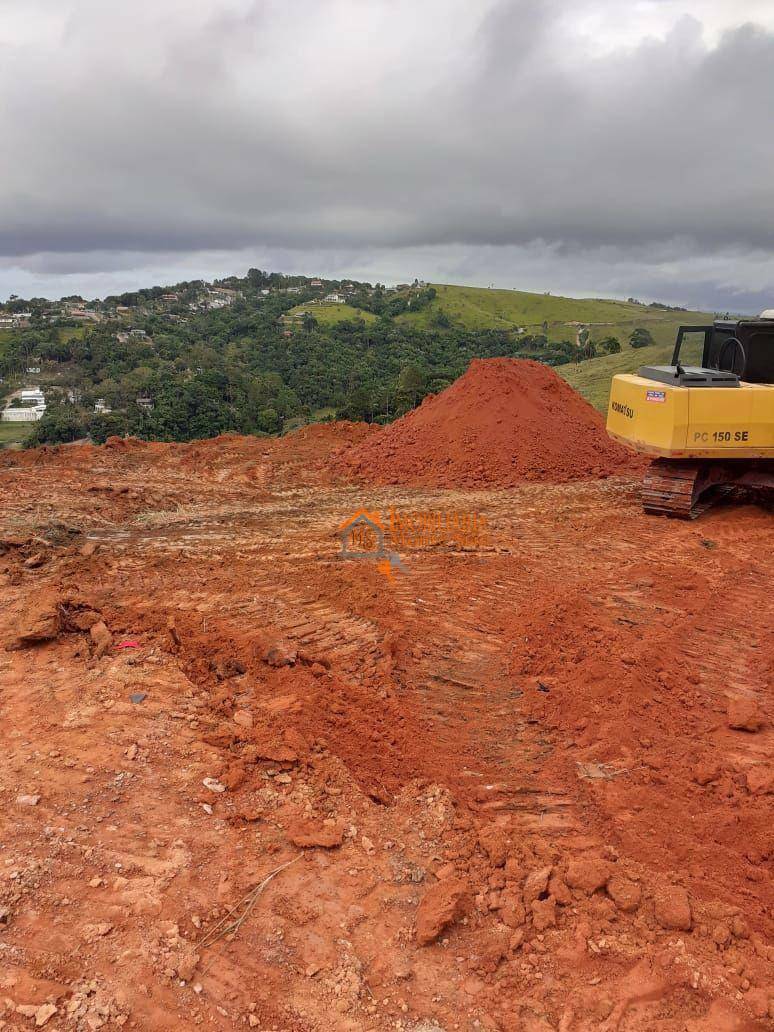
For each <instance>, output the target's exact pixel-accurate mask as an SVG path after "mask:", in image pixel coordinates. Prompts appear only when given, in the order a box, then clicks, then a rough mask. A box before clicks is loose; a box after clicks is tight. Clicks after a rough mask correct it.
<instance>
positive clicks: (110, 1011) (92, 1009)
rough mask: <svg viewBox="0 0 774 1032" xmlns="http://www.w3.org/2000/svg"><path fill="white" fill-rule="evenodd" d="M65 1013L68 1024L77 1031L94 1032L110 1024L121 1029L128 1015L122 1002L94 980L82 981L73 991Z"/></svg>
mask: <svg viewBox="0 0 774 1032" xmlns="http://www.w3.org/2000/svg"><path fill="white" fill-rule="evenodd" d="M65 1011H66V1013H67V1017H68V1018H69V1020H70V1022H72V1023H73V1024H74V1025H75V1027H76V1028H77V1029H78V1030H79V1032H80V1030H81V1029H83V1030H84V1032H85V1030H88V1032H96V1030H98V1029H101V1028H106V1027H110V1026H111V1023H112V1024H113V1025H115V1026H117V1027H118V1028H123V1026H124V1025H125V1024H126V1022H127V1021H128V1020H129V1014H128V1012H127V1010H126V1006H125V1004H124V1002H123V1001H119V1000H117V999H116V998H115V997H114V996H113V995H111V994H110V993H109V992H108V991H107V990H106V989H104V988H103V987H102V986H101V985H100V984H99V982H97V981H96V980H90V981H84V982H81V983H79V984H78V985H77V986H75V988H74V989H73V992H72V995H71V996H70V999H69V1000H68V1001H67V1004H66V1006H65Z"/></svg>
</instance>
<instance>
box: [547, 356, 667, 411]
mask: <svg viewBox="0 0 774 1032" xmlns="http://www.w3.org/2000/svg"><path fill="white" fill-rule="evenodd" d="M673 346H674V340H672V341H670V342H669V343H665V344H654V345H653V346H652V347H650V348H636V349H635V348H630V347H624V349H623V350H622V351H621V353H620V354H618V355H602V356H600V357H599V358H588V359H586V361H585V362H578V363H575V362H571V363H569V364H568V365H562V366H557V367H556V371H557V373H559V375H560V376H563V377H564V379H565V380H566V381H567V382H568V383H569V384H570V386H571V387H574V388H575V390H576V391H578V393H579V394H582V395H583V397H584V398H585V399H586V401H590V402H591V404H592V405H593V406H594V408H597V409H599V410H600V412H607V403H608V400H609V397H610V382H611V380H612V379H613V377H614V376H615V374H616V373H636V372H637V370H638V369H639V368H640V366H643V365H666V364H667V363H668V362H669V360H670V359H671V357H672V348H673Z"/></svg>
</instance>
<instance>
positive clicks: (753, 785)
mask: <svg viewBox="0 0 774 1032" xmlns="http://www.w3.org/2000/svg"><path fill="white" fill-rule="evenodd" d="M746 779H747V790H748V792H751V793H752V794H753V795H774V767H767V766H764V765H760V766H757V767H751V768H750V769H749V770H748V771H747V775H746Z"/></svg>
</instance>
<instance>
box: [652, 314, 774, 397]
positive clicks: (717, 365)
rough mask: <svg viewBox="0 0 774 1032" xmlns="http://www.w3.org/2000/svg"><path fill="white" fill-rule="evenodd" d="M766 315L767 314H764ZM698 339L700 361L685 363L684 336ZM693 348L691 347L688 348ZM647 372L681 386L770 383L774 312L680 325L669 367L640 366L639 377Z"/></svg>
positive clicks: (773, 361) (772, 376) (773, 364)
mask: <svg viewBox="0 0 774 1032" xmlns="http://www.w3.org/2000/svg"><path fill="white" fill-rule="evenodd" d="M765 314H768V313H765ZM693 335H697V336H700V338H701V360H700V362H699V364H698V366H696V365H690V363H689V362H686V360H685V357H684V352H685V351H687V350H689V349H688V348H687V347H684V344H686V338H687V337H690V336H693ZM690 351H691V352H694V351H695V344H694V347H693V348H691V349H690ZM649 373H651V374H652V375H653V376H654V378H655V379H658V380H661V381H662V382H664V383H670V382H674V381H675V380H677V381H678V382H680V383H681V385H682V386H696V387H701V386H731V387H738V386H739V382H740V381H744V382H745V383H769V384H774V311H772V313H771V316H770V317H769V318H764V317H761V318H759V319H738V320H728V319H716V320H715V322H714V323H713V324H712V325H711V326H681V327H680V329H679V330H678V332H677V340H676V341H675V348H674V352H673V354H672V363H671V365H669V366H643V367H642V369H640V376H646V375H648V374H649Z"/></svg>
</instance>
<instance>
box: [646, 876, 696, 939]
mask: <svg viewBox="0 0 774 1032" xmlns="http://www.w3.org/2000/svg"><path fill="white" fill-rule="evenodd" d="M653 913H654V916H655V918H656V921H657V922H658V924H660V925H661V927H662V928H665V929H667V930H668V931H682V932H689V931H690V930H691V926H692V924H693V916H692V912H691V902H690V900H689V898H688V893H687V892H686V891H685V889H684V888H682V887H681V886H679V885H670V886H667V887H666V888H662V889H659V890H658V891H657V892H655V893H654V894H653Z"/></svg>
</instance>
